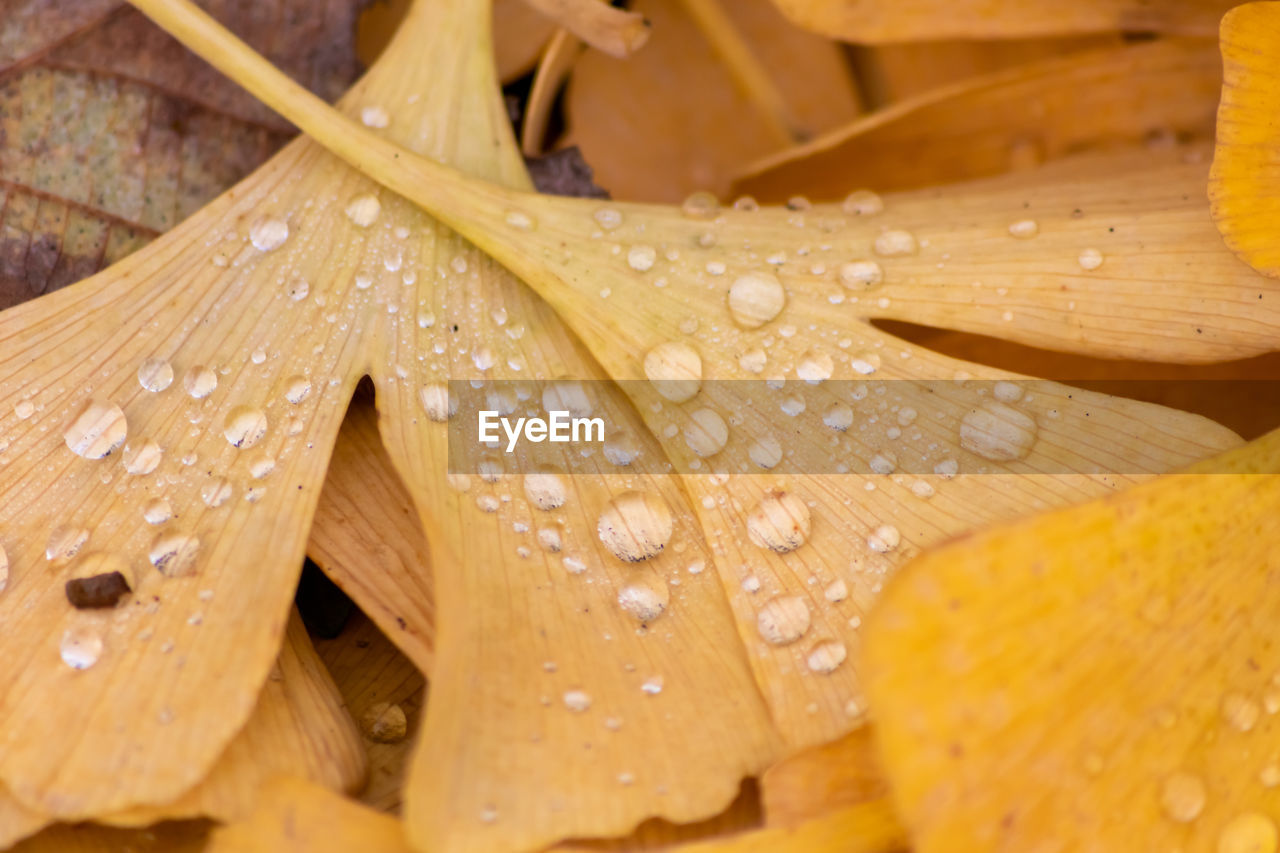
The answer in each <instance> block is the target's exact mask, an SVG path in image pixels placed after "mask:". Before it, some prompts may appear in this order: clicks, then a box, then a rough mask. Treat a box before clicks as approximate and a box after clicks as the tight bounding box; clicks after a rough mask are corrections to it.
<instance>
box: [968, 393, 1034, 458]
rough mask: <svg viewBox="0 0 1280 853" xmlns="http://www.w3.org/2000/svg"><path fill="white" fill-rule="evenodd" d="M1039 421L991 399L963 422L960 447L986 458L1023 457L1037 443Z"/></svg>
mask: <svg viewBox="0 0 1280 853" xmlns="http://www.w3.org/2000/svg"><path fill="white" fill-rule="evenodd" d="M1037 432H1038V430H1037V427H1036V422H1035V420H1034V419H1033V418H1032V417H1031V416H1030V415H1027V414H1025V413H1023V412H1020V411H1018V410H1017V409H1015V408H1013V407H1012V406H1008V405H1005V404H1004V403H1001V402H998V401H994V400H991V401H987V402H985V403H983V404H982V405H981V406H979V407H978V408H976V409H970V410H969V413H968V414H966V415H965V416H964V418H962V419H961V421H960V446H961V447H963V448H964V449H965V450H968V451H970V452H971V453H976V454H978V455H979V456H981V457H983V458H984V459H991V460H993V461H996V462H1009V461H1012V460H1015V459H1023V458H1025V457H1026V456H1027V454H1029V453H1030V452H1031V448H1032V446H1033V445H1034V444H1035V443H1036V436H1037Z"/></svg>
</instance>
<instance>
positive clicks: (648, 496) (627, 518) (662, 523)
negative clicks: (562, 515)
mask: <svg viewBox="0 0 1280 853" xmlns="http://www.w3.org/2000/svg"><path fill="white" fill-rule="evenodd" d="M672 528H673V520H672V517H671V507H669V506H668V505H667V502H666V501H665V500H663V499H662V497H661V496H660V495H657V494H654V493H652V492H641V491H629V492H623V493H622V494H620V495H618V496H617V497H615V498H614V499H613V500H611V501H609V503H608V504H606V505H605V508H604V510H603V511H601V513H600V518H599V520H598V522H597V523H596V533H597V534H598V535H599V537H600V541H601V542H603V543H604V545H605V547H606V548H608V549H609V550H610V551H611V552H612V553H613V555H614V556H615V557H617V558H618V559H619V560H624V561H626V562H628V563H635V562H639V561H640V560H647V559H649V558H650V557H653V556H656V555H657V554H658V553H659V552H660V551H662V549H663V548H664V547H665V546H666V544H667V542H668V541H669V540H670V539H671V531H672Z"/></svg>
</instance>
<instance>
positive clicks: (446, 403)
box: [418, 382, 458, 423]
mask: <svg viewBox="0 0 1280 853" xmlns="http://www.w3.org/2000/svg"><path fill="white" fill-rule="evenodd" d="M418 399H419V400H421V401H422V409H423V411H425V412H426V413H427V417H428V418H430V419H431V420H433V421H436V422H437V423H438V422H442V421H447V420H449V416H450V415H452V414H453V413H454V412H455V411H457V407H458V406H457V402H456V401H453V400H450V399H449V386H448V385H446V384H444V383H443V382H432V383H430V384H428V385H423V386H422V389H421V390H420V391H418Z"/></svg>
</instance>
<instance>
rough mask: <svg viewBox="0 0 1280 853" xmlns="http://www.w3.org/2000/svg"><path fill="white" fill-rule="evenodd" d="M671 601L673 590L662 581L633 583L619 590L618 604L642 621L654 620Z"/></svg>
mask: <svg viewBox="0 0 1280 853" xmlns="http://www.w3.org/2000/svg"><path fill="white" fill-rule="evenodd" d="M670 603H671V591H670V590H669V589H667V585H666V584H665V583H662V582H661V581H658V582H655V583H633V584H628V585H627V586H624V587H623V588H622V589H621V590H620V591H619V592H618V604H619V605H620V606H621V607H622V609H623V610H625V611H627V612H628V613H630V614H631V615H632V616H634V617H636V618H637V619H639V620H640V621H641V622H652V621H653V620H654V619H657V618H658V617H659V616H661V615H662V614H663V612H664V611H665V610H666V609H667V605H668V604H670Z"/></svg>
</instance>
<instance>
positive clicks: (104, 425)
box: [62, 400, 129, 459]
mask: <svg viewBox="0 0 1280 853" xmlns="http://www.w3.org/2000/svg"><path fill="white" fill-rule="evenodd" d="M128 432H129V425H128V423H127V422H126V421H125V419H124V412H123V411H121V410H120V407H119V406H117V405H116V404H115V403H112V402H109V401H107V400H88V401H86V402H85V404H84V405H83V406H82V407H81V409H80V412H79V414H77V415H76V416H75V418H74V419H73V420H72V421H71V425H70V426H68V427H67V430H66V432H64V433H63V434H62V439H63V441H65V442H66V444H67V448H68V449H70V450H71V452H72V453H74V454H76V455H77V456H82V457H84V458H85V459H101V458H102V457H104V456H106V455H107V454H109V453H111V451H113V450H115V449H116V448H118V447H119V446H120V445H122V444H124V440H125V438H126V436H127V435H128Z"/></svg>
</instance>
